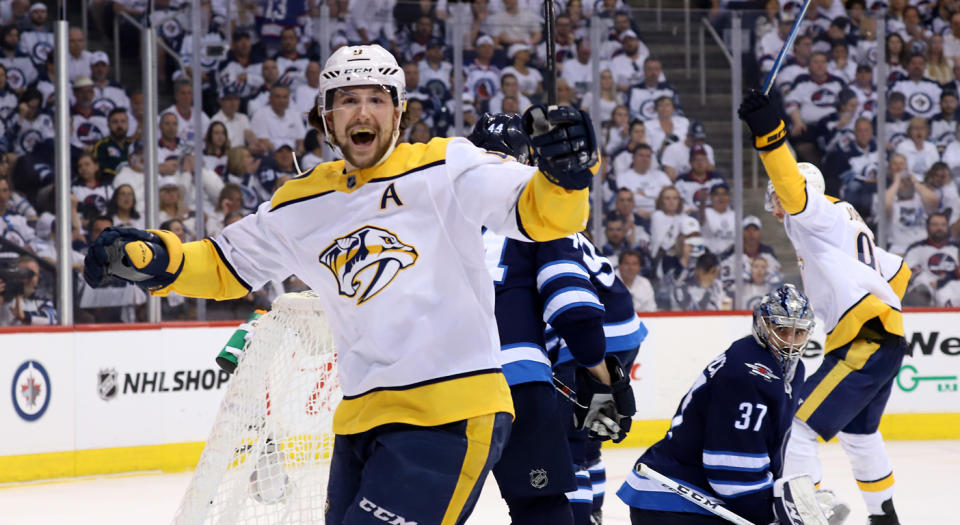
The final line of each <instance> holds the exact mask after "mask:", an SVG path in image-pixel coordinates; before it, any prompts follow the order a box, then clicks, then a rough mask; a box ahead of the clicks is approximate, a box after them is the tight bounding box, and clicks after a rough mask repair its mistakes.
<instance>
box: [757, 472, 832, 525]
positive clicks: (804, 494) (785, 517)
mask: <svg viewBox="0 0 960 525" xmlns="http://www.w3.org/2000/svg"><path fill="white" fill-rule="evenodd" d="M773 510H774V513H775V514H776V515H777V520H778V521H779V523H780V524H781V525H838V524H840V523H843V520H845V519H846V518H847V515H848V514H849V513H850V509H849V508H848V507H847V506H846V505H844V504H843V503H838V502H837V501H836V496H835V495H834V494H833V492H831V491H829V490H819V491H818V490H816V489H815V488H814V486H813V481H811V480H810V476H807V475H806V474H796V475H793V476H788V477H784V478H780V479H778V480H777V481H776V482H775V483H774V484H773Z"/></svg>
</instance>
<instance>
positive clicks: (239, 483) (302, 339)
mask: <svg viewBox="0 0 960 525" xmlns="http://www.w3.org/2000/svg"><path fill="white" fill-rule="evenodd" d="M335 362H336V354H335V351H334V345H333V336H332V335H331V333H330V328H329V326H328V325H327V321H326V317H325V316H324V314H323V312H322V310H321V309H320V305H319V301H318V300H317V299H316V296H315V295H313V294H312V293H311V292H304V293H297V294H285V295H283V296H281V297H279V298H278V299H277V300H276V301H274V303H273V307H272V309H271V311H270V312H269V313H267V314H266V315H264V316H263V317H262V318H261V319H260V320H259V323H258V325H257V327H256V330H255V331H254V334H253V338H252V339H251V340H250V342H249V343H248V344H247V345H246V350H245V351H244V353H243V355H242V356H241V358H240V362H239V364H238V366H237V370H236V372H235V373H234V375H233V378H231V379H230V383H229V385H228V386H227V391H226V393H225V395H224V398H223V403H222V404H221V405H220V411H219V412H218V414H217V419H216V422H215V423H214V426H213V430H212V431H211V433H210V437H209V439H208V440H207V444H206V447H205V448H204V450H203V455H202V456H201V458H200V463H199V464H198V465H197V469H196V471H195V473H194V476H193V480H192V481H191V482H190V487H189V488H188V489H187V493H186V495H185V496H184V498H183V501H182V502H181V504H180V509H179V510H178V511H177V515H176V517H175V518H174V523H176V524H177V525H195V524H196V525H199V524H210V525H215V524H223V525H227V524H229V525H234V524H257V525H259V524H265V525H266V524H281V523H282V524H301V523H302V524H307V523H309V524H322V523H323V515H324V507H325V502H326V489H327V475H328V472H329V467H330V454H331V452H332V451H333V432H332V430H331V425H332V421H333V411H334V409H335V408H336V406H337V403H339V401H340V399H341V398H342V394H341V393H340V388H339V385H338V383H337V379H336V369H335Z"/></svg>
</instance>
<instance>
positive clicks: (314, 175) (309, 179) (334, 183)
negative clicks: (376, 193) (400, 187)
mask: <svg viewBox="0 0 960 525" xmlns="http://www.w3.org/2000/svg"><path fill="white" fill-rule="evenodd" d="M451 140H452V138H440V137H438V138H434V139H432V140H430V142H427V143H425V144H424V143H418V144H398V145H397V147H396V149H394V150H393V153H391V154H390V157H388V158H387V160H386V161H384V162H383V163H381V164H379V165H377V166H373V167H371V168H365V169H360V170H354V171H351V172H349V173H348V172H345V171H344V170H345V164H344V162H343V161H342V160H336V161H332V162H324V163H323V164H319V165H317V166H316V167H315V168H313V169H312V170H310V172H309V173H308V174H306V175H303V176H301V177H297V178H294V179H290V180H288V181H287V182H286V183H284V184H283V185H282V186H280V188H278V189H277V191H276V192H275V193H274V194H273V198H272V199H271V203H270V204H271V206H270V207H271V210H275V209H277V208H279V207H282V206H286V205H288V204H293V203H295V202H299V201H302V200H307V199H312V198H314V197H320V196H323V195H326V194H329V193H333V192H335V191H339V192H343V193H352V192H354V191H356V190H357V189H359V188H361V187H362V186H363V185H364V184H367V183H368V182H371V181H373V182H376V181H380V180H391V179H396V178H399V177H402V176H404V175H407V174H410V173H413V172H416V171H419V170H421V169H423V168H427V167H430V166H433V165H436V164H439V163H443V162H444V161H445V159H446V153H447V145H448V144H449V143H450V141H451Z"/></svg>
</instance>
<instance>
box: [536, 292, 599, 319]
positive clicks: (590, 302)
mask: <svg viewBox="0 0 960 525" xmlns="http://www.w3.org/2000/svg"><path fill="white" fill-rule="evenodd" d="M577 306H592V307H594V308H598V309H600V310H603V304H602V303H601V302H600V299H599V298H598V297H597V296H596V294H594V293H592V292H590V291H587V290H584V289H583V288H574V287H572V286H571V287H567V288H561V289H560V290H557V292H556V293H554V294H553V295H551V296H550V297H549V298H548V299H547V301H546V303H545V306H544V307H543V320H544V322H547V323H553V320H554V319H555V318H556V317H557V316H558V315H560V314H562V313H563V312H565V311H567V310H569V309H570V308H574V307H577Z"/></svg>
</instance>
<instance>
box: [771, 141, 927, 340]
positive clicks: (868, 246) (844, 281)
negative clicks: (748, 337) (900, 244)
mask: <svg viewBox="0 0 960 525" xmlns="http://www.w3.org/2000/svg"><path fill="white" fill-rule="evenodd" d="M761 158H762V159H763V164H764V166H765V167H766V169H767V173H769V174H770V179H771V180H772V181H773V185H774V188H775V190H776V192H777V196H778V197H779V198H780V202H781V204H782V205H783V207H784V209H785V210H786V211H787V216H786V217H785V219H784V228H785V229H786V232H787V236H788V237H789V238H790V241H791V242H792V243H793V246H794V248H795V249H796V252H797V257H798V258H799V259H800V268H801V275H802V277H803V284H804V292H805V293H806V294H807V297H809V298H810V303H811V304H812V305H813V309H814V312H815V313H816V315H817V317H819V318H820V319H821V320H822V321H823V323H824V328H825V329H826V332H827V340H826V348H825V351H827V352H829V351H831V350H833V349H835V348H838V347H840V346H843V345H845V344H846V343H848V342H850V341H852V340H853V339H854V338H855V337H856V336H857V334H858V333H859V332H860V329H861V328H862V327H863V325H864V324H865V323H866V322H867V321H870V320H871V319H874V318H876V319H878V320H879V321H880V322H881V323H882V324H883V326H884V328H885V329H886V331H887V332H889V333H891V334H895V335H900V336H902V335H903V333H904V332H903V316H902V314H901V312H900V309H901V306H900V299H901V298H902V297H903V294H904V292H905V291H906V285H907V281H908V280H909V279H910V269H909V268H907V266H906V265H905V264H903V259H901V258H900V257H898V256H896V255H893V254H891V253H889V252H887V251H886V250H883V249H882V248H880V247H878V246H876V244H875V241H874V237H873V232H872V231H870V229H869V228H868V227H867V225H866V224H864V222H863V219H862V218H861V217H860V215H859V214H858V213H857V212H856V210H854V208H853V207H852V206H851V205H849V204H848V203H846V202H843V201H839V200H836V199H833V198H830V197H825V196H823V195H818V194H816V193H813V192H808V191H807V190H806V186H805V180H804V178H803V176H802V175H800V172H799V170H798V168H797V162H796V160H795V159H794V158H793V155H792V154H791V153H790V151H789V150H788V149H787V147H786V145H782V146H780V147H779V148H777V149H775V150H773V151H770V152H768V153H762V154H761Z"/></svg>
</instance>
